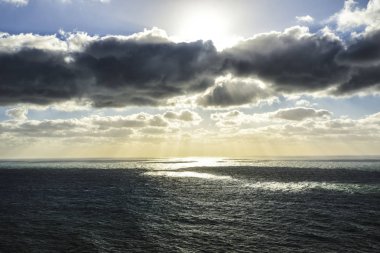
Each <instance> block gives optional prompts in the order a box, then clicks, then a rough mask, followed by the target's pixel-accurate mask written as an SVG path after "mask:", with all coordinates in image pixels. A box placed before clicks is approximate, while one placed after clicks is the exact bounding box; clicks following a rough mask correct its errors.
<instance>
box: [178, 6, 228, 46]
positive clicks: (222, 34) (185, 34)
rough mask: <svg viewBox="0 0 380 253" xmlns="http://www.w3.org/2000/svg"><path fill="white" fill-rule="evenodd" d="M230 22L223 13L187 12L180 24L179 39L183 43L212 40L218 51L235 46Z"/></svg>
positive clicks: (199, 10)
mask: <svg viewBox="0 0 380 253" xmlns="http://www.w3.org/2000/svg"><path fill="white" fill-rule="evenodd" d="M229 28H230V22H229V20H228V19H227V17H226V16H225V15H223V12H222V11H218V10H210V9H207V8H196V9H194V10H192V11H191V10H190V11H187V12H186V13H185V15H184V16H183V17H182V20H181V21H179V23H178V28H177V29H178V32H177V37H178V39H180V40H182V41H196V40H212V41H213V42H214V44H215V46H216V47H217V48H218V49H223V48H226V47H228V46H230V45H232V44H233V41H234V38H233V36H232V34H230V32H229Z"/></svg>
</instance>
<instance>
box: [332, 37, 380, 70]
mask: <svg viewBox="0 0 380 253" xmlns="http://www.w3.org/2000/svg"><path fill="white" fill-rule="evenodd" d="M337 60H338V62H340V63H342V64H347V65H355V66H373V65H380V30H379V31H374V32H371V33H369V34H367V35H365V36H363V37H361V38H359V39H358V40H357V41H355V42H354V43H352V44H351V45H349V47H348V48H347V50H343V51H341V52H340V53H339V54H338V55H337Z"/></svg>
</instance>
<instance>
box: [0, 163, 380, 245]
mask: <svg viewBox="0 0 380 253" xmlns="http://www.w3.org/2000/svg"><path fill="white" fill-rule="evenodd" d="M0 252H380V161H378V160H366V161H364V160H357V161H354V160H351V161H344V160H341V161H251V160H205V159H203V160H190V161H189V160H186V161H180V160H129V161H110V160H108V161H23V162H22V161H14V162H11V161H10V162H6V161H3V162H0Z"/></svg>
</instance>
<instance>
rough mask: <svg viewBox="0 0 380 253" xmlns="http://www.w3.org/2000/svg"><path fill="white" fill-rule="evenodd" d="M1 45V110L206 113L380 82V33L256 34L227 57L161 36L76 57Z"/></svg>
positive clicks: (89, 49)
mask: <svg viewBox="0 0 380 253" xmlns="http://www.w3.org/2000/svg"><path fill="white" fill-rule="evenodd" d="M140 37H141V36H140ZM1 39H4V40H5V39H6V37H4V38H1ZM13 39H14V38H13ZM61 42H62V43H64V42H63V41H61ZM46 43H47V42H46ZM1 45H2V44H1V43H0V105H9V104H17V103H34V104H51V103H56V102H63V101H67V100H75V99H84V100H90V101H91V102H92V104H93V106H95V107H121V106H126V105H160V104H163V103H165V101H166V99H168V98H172V97H175V96H179V95H187V94H195V93H203V95H202V96H200V98H199V99H198V103H199V104H200V105H202V106H210V105H212V106H231V105H242V104H247V103H255V102H257V101H259V100H260V99H268V98H271V97H273V96H278V95H282V94H290V93H308V92H313V91H323V90H327V89H330V88H335V91H334V93H333V95H342V94H352V93H355V92H357V91H361V90H364V89H373V88H375V89H378V85H379V80H380V75H379V74H378V73H380V69H379V66H380V31H377V32H372V33H369V34H366V35H363V36H361V37H360V38H358V39H356V41H354V42H350V43H349V45H348V46H347V47H346V48H345V46H344V45H343V43H342V42H341V41H339V40H338V39H336V38H335V37H334V36H329V35H326V34H322V33H317V34H311V33H309V32H308V31H307V29H306V28H303V27H294V28H290V29H287V30H285V31H284V32H282V33H278V32H277V33H275V32H272V33H266V34H261V35H257V36H255V37H253V38H252V39H249V40H246V41H244V42H242V43H240V44H238V45H236V46H234V47H232V48H230V49H226V50H224V51H223V52H217V51H216V49H215V47H214V46H213V44H212V42H202V41H196V42H190V43H174V42H170V41H168V40H167V39H165V38H157V36H156V37H154V38H153V37H144V38H137V39H136V38H134V37H129V38H127V39H126V38H120V37H103V38H95V37H93V39H92V40H90V41H87V42H86V43H84V45H85V46H83V48H81V49H80V50H77V51H75V52H73V51H64V50H42V49H36V48H34V49H33V48H32V47H31V46H28V47H27V48H22V46H21V49H19V48H17V49H12V50H10V49H7V48H11V47H10V46H9V45H12V44H9V42H8V44H7V45H6V46H3V48H1ZM21 45H22V44H21ZM229 73H231V74H232V75H233V77H234V78H235V77H236V78H237V79H236V80H238V79H239V78H241V79H242V80H243V79H244V78H246V77H252V78H253V80H254V79H255V80H256V79H260V80H262V81H263V82H264V83H267V85H268V86H269V87H264V88H263V87H262V86H261V85H255V83H247V82H240V81H236V80H234V79H233V78H232V79H231V80H227V81H226V82H224V83H222V84H220V83H217V82H215V78H216V77H218V76H222V75H226V74H229ZM212 85H214V87H211V86H212ZM210 87H211V88H210ZM209 88H210V89H209ZM207 89H208V93H207V92H206V93H205V91H206V90H207Z"/></svg>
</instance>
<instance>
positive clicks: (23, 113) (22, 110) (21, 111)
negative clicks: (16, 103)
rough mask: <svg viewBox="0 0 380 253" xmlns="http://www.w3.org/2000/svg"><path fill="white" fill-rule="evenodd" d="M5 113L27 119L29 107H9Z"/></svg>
mask: <svg viewBox="0 0 380 253" xmlns="http://www.w3.org/2000/svg"><path fill="white" fill-rule="evenodd" d="M5 113H6V115H7V116H9V117H11V118H13V119H15V120H26V119H27V118H28V117H27V114H28V108H26V107H23V106H20V107H15V108H11V109H8V110H7V111H6V112H5Z"/></svg>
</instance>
